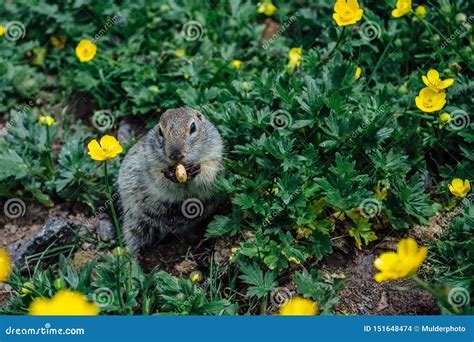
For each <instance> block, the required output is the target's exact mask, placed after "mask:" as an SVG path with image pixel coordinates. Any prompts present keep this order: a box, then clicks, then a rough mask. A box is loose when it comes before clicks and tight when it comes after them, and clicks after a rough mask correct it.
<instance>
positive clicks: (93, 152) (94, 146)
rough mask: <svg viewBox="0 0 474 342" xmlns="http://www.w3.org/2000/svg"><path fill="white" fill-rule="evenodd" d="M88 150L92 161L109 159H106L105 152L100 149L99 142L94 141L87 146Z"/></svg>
mask: <svg viewBox="0 0 474 342" xmlns="http://www.w3.org/2000/svg"><path fill="white" fill-rule="evenodd" d="M87 148H88V149H89V152H88V154H89V155H90V156H91V158H92V159H94V160H98V161H102V160H105V159H107V158H106V157H105V154H104V151H102V148H101V147H100V145H99V143H98V142H97V140H95V139H94V140H92V141H91V142H90V143H89V144H87Z"/></svg>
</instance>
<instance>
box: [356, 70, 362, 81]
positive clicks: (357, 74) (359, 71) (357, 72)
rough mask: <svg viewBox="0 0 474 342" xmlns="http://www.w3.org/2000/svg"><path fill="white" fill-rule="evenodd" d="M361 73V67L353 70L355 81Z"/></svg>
mask: <svg viewBox="0 0 474 342" xmlns="http://www.w3.org/2000/svg"><path fill="white" fill-rule="evenodd" d="M361 75H362V69H361V68H360V67H357V68H356V71H355V75H354V79H355V80H356V81H357V80H358V79H359V78H360V76H361Z"/></svg>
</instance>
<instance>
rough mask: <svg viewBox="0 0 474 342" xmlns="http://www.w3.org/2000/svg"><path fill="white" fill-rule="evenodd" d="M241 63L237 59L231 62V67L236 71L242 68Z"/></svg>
mask: <svg viewBox="0 0 474 342" xmlns="http://www.w3.org/2000/svg"><path fill="white" fill-rule="evenodd" d="M242 63H243V62H242V61H240V60H238V59H234V60H233V61H232V66H233V67H234V68H236V69H240V67H241V66H242Z"/></svg>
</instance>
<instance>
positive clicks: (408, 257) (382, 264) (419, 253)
mask: <svg viewBox="0 0 474 342" xmlns="http://www.w3.org/2000/svg"><path fill="white" fill-rule="evenodd" d="M427 254H428V249H427V248H426V247H420V248H418V244H417V243H416V241H415V240H414V239H412V238H407V239H401V240H400V242H399V243H398V246H397V252H385V253H382V254H380V256H379V257H378V258H377V259H375V261H374V266H375V268H376V269H378V270H379V271H380V273H377V274H376V275H375V276H374V279H375V281H377V282H378V283H380V282H382V281H385V280H398V279H402V278H407V277H410V276H412V275H414V274H415V273H416V271H417V270H418V267H420V265H421V264H422V263H423V261H424V260H425V258H426V255H427Z"/></svg>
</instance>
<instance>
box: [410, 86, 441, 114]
mask: <svg viewBox="0 0 474 342" xmlns="http://www.w3.org/2000/svg"><path fill="white" fill-rule="evenodd" d="M415 103H416V106H417V107H418V108H419V109H420V110H422V111H423V112H426V113H431V112H436V111H437V110H441V109H443V107H444V105H445V104H446V93H445V92H444V91H441V92H439V93H437V92H435V91H433V90H431V89H430V88H428V87H426V88H423V89H421V90H420V93H419V94H418V96H417V97H416V98H415Z"/></svg>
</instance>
